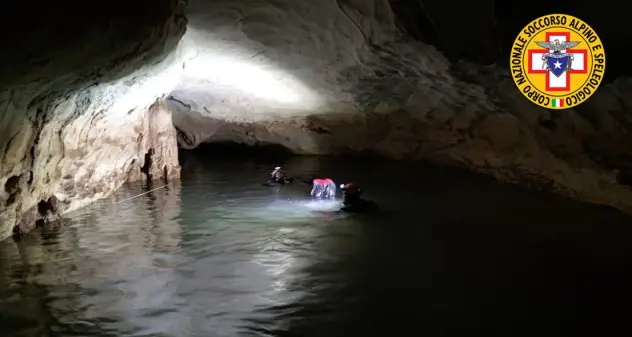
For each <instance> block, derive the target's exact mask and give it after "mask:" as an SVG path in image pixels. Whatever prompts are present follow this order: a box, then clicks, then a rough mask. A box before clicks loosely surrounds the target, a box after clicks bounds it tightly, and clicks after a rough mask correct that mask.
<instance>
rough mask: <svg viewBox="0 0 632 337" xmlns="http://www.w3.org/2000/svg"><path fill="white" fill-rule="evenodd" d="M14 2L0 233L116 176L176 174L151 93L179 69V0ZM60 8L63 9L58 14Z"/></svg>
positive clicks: (1, 96)
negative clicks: (101, 5)
mask: <svg viewBox="0 0 632 337" xmlns="http://www.w3.org/2000/svg"><path fill="white" fill-rule="evenodd" d="M20 6H24V8H23V9H24V10H25V11H24V13H26V15H30V20H27V19H29V18H24V17H22V19H24V21H23V22H18V21H19V20H18V19H19V18H20V17H19V15H17V14H19V13H22V12H19V11H17V12H14V13H13V14H12V15H13V16H17V18H11V17H8V18H7V20H4V21H3V22H2V25H3V27H2V28H3V30H2V31H3V32H11V33H12V35H11V36H9V37H7V39H6V40H5V39H3V40H4V41H6V42H7V44H8V46H10V47H9V48H7V49H4V48H3V56H5V59H7V61H6V62H3V64H5V65H7V64H10V65H11V67H3V68H2V71H1V72H0V153H1V154H2V156H3V160H2V162H1V164H0V182H1V183H2V186H1V187H2V188H0V205H1V207H0V239H4V238H6V237H8V236H10V235H11V233H12V232H25V231H28V230H29V229H30V228H32V227H33V226H34V225H35V223H36V222H37V221H38V220H41V221H48V220H52V219H55V218H57V217H59V216H60V215H62V214H64V213H65V212H68V211H71V210H74V209H76V208H78V207H81V206H82V205H85V204H86V203H88V202H90V201H93V200H95V199H97V198H100V197H103V196H106V195H108V194H110V193H111V192H113V191H114V190H116V189H117V188H118V187H120V186H121V185H122V184H123V183H124V182H125V181H129V180H138V179H147V178H160V177H165V178H174V177H178V175H179V166H178V160H177V145H176V134H175V130H174V128H173V126H172V122H171V115H170V111H169V110H168V109H166V107H165V105H164V103H163V102H162V101H161V100H160V98H161V97H162V96H163V95H164V93H166V92H169V90H170V89H171V88H172V87H173V85H174V83H175V82H176V79H177V78H178V76H179V72H178V70H177V69H174V68H173V65H174V64H179V62H178V61H177V60H179V57H180V55H179V52H178V49H177V48H176V46H177V45H178V42H179V40H180V38H181V36H182V35H183V34H184V31H185V29H186V18H185V17H184V15H183V9H184V4H183V3H182V2H181V1H179V0H163V1H145V0H138V1H135V2H133V1H132V2H123V1H112V2H109V3H108V4H106V5H105V6H107V8H101V9H100V11H95V7H94V6H95V4H94V3H89V2H87V3H86V2H80V1H62V2H59V3H45V2H37V3H36V2H34V1H25V2H24V3H20ZM110 6H111V7H110ZM27 9H28V10H27ZM121 9H124V11H122V12H121V13H119V14H117V13H116V11H119V12H120V11H121ZM72 10H74V12H73V11H72ZM68 11H70V12H68ZM82 12H83V14H85V17H84V16H82V15H81V14H82ZM69 13H74V14H75V15H77V16H76V17H75V20H71V21H68V22H59V18H60V17H62V14H65V15H68V14H69ZM4 14H7V13H6V12H5V13H3V16H4ZM57 14H59V15H60V16H56V15H57ZM114 14H116V15H114ZM113 16H114V17H116V18H117V19H116V20H114V21H112V17H113ZM13 21H16V22H13ZM24 22H30V23H31V24H32V25H31V26H25V25H24ZM5 25H6V27H7V29H6V30H5V29H4V28H5V27H4V26H5ZM9 26H10V29H8V27H9Z"/></svg>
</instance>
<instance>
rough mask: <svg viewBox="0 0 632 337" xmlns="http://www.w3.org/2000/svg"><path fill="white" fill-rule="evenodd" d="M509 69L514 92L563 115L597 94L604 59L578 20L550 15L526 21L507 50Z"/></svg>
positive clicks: (592, 36) (597, 42)
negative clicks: (560, 110) (566, 110)
mask: <svg viewBox="0 0 632 337" xmlns="http://www.w3.org/2000/svg"><path fill="white" fill-rule="evenodd" d="M510 69H511V75H512V77H513V80H514V82H515V83H516V86H518V89H519V90H520V92H522V94H523V95H524V96H525V97H527V98H528V99H529V100H530V101H532V102H533V103H535V104H537V105H539V106H541V107H545V108H549V109H568V108H572V107H576V106H577V105H579V104H581V103H583V102H585V101H586V100H587V99H588V98H590V96H592V94H593V93H594V92H595V90H597V88H598V87H599V85H600V84H601V81H602V79H603V76H604V72H605V70H606V54H605V52H604V48H603V45H602V44H601V39H599V36H597V33H595V31H594V30H593V29H592V28H591V27H590V26H589V25H588V24H586V23H585V22H583V21H582V20H580V19H578V18H576V17H573V16H570V15H564V14H550V15H546V16H542V17H539V18H537V19H535V20H533V21H531V22H530V23H529V24H528V25H527V26H526V27H524V29H523V30H522V31H521V32H520V34H518V37H516V40H515V41H514V43H513V46H512V48H511V56H510Z"/></svg>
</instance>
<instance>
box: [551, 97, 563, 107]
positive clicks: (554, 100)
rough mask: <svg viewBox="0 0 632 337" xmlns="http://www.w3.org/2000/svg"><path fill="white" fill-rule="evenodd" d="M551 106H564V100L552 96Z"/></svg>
mask: <svg viewBox="0 0 632 337" xmlns="http://www.w3.org/2000/svg"><path fill="white" fill-rule="evenodd" d="M551 106H552V107H554V108H563V107H564V101H563V100H561V99H559V98H551Z"/></svg>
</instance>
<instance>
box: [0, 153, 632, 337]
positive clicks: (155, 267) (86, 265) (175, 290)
mask: <svg viewBox="0 0 632 337" xmlns="http://www.w3.org/2000/svg"><path fill="white" fill-rule="evenodd" d="M277 164H279V163H277V162H267V161H264V162H257V161H256V160H232V161H227V162H224V163H222V164H218V163H215V162H204V161H203V160H201V159H200V157H197V158H196V157H192V158H191V157H190V158H186V160H185V169H184V171H183V174H184V176H183V181H182V183H171V184H169V185H168V186H165V187H164V188H160V189H158V190H156V191H154V192H151V193H148V194H146V195H142V196H139V197H136V198H131V197H134V196H136V195H138V194H140V193H143V192H144V191H147V190H149V189H152V188H156V187H160V185H156V184H157V183H154V186H128V187H126V188H124V189H123V190H121V191H120V192H119V193H118V194H117V195H115V196H114V197H112V198H110V199H108V200H103V201H101V202H99V203H96V204H94V205H92V206H91V207H89V208H87V209H84V210H81V211H80V212H77V213H76V214H74V215H73V216H72V217H71V218H70V219H68V220H66V221H64V223H63V224H62V225H61V227H60V228H57V229H53V228H50V229H40V230H38V231H36V232H33V233H32V234H30V235H28V236H25V237H23V238H22V239H21V240H19V241H12V240H8V241H5V242H3V243H2V244H0V336H28V337H32V336H200V337H208V336H248V335H253V336H254V335H257V336H261V335H270V336H272V335H274V336H315V337H323V336H349V335H361V336H411V335H417V334H424V335H428V336H448V335H450V336H472V335H476V336H479V335H480V336H544V335H546V336H571V335H578V334H580V333H581V332H583V333H587V332H591V331H593V330H591V329H593V328H594V329H595V330H594V331H595V334H593V335H605V334H606V333H605V332H606V331H610V330H612V331H614V329H619V330H621V329H625V328H622V324H619V323H621V322H624V321H625V315H624V314H622V313H625V312H627V311H620V310H618V309H614V308H615V307H617V305H619V304H625V303H626V301H627V300H628V299H629V296H628V294H629V292H628V291H627V288H628V285H629V284H630V281H631V280H632V278H631V277H630V272H629V271H628V270H629V268H628V267H629V266H630V261H631V257H632V245H631V244H630V243H632V227H631V226H630V225H631V224H630V220H629V218H627V217H623V216H621V215H619V214H617V213H614V212H610V211H607V210H604V209H602V208H598V207H591V206H586V205H583V204H578V203H573V202H568V201H564V200H560V199H558V198H555V197H550V196H543V195H538V194H533V193H527V192H525V191H522V190H520V189H518V188H515V187H507V186H501V185H498V184H495V183H492V182H489V181H487V180H485V179H480V178H478V177H472V176H470V175H467V174H461V173H455V172H449V171H446V170H436V169H431V168H423V167H420V166H414V165H399V164H388V163H378V164H376V163H372V162H343V161H340V160H333V159H322V158H321V159H315V158H299V159H291V160H289V161H287V162H285V163H284V166H285V168H286V169H287V170H289V171H291V172H294V173H295V174H297V175H299V176H304V177H306V176H308V175H311V174H316V175H322V172H327V173H328V174H327V176H328V177H331V178H333V179H334V180H336V181H337V182H344V181H351V180H354V181H357V182H361V183H363V184H364V185H365V187H366V188H367V191H368V193H369V194H368V195H367V196H368V197H370V198H371V199H373V200H376V201H377V202H378V203H379V204H380V205H381V206H382V210H381V212H380V213H378V214H375V215H373V216H363V215H354V216H347V215H340V214H334V213H332V212H331V210H332V209H335V208H337V205H338V204H337V202H333V203H332V202H326V201H323V202H312V201H310V200H309V199H308V198H306V195H308V193H309V190H310V188H309V186H307V185H300V184H298V185H294V186H285V187H283V188H279V187H273V188H270V187H264V186H262V185H261V182H262V180H265V178H266V177H267V173H268V169H269V168H270V167H273V166H276V165H277ZM130 198H131V199H130Z"/></svg>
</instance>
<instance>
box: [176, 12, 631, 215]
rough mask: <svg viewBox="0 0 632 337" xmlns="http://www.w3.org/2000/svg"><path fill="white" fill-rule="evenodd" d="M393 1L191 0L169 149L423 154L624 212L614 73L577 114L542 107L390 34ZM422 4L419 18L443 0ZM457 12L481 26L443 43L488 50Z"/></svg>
mask: <svg viewBox="0 0 632 337" xmlns="http://www.w3.org/2000/svg"><path fill="white" fill-rule="evenodd" d="M405 2H406V1H391V2H390V4H389V2H388V1H333V0H331V1H294V2H285V1H272V0H270V1H260V2H256V3H250V2H249V3H243V4H240V3H238V2H233V1H227V0H226V1H217V0H214V1H210V0H206V1H204V0H198V1H196V2H194V3H192V4H191V6H190V8H189V12H190V15H189V20H190V23H189V30H188V31H187V34H186V35H185V36H184V38H183V44H184V45H185V46H186V48H185V50H186V56H185V61H184V63H183V79H182V81H181V82H180V83H179V85H178V86H177V87H176V88H174V90H173V91H172V92H171V94H170V96H169V97H168V99H167V101H168V104H169V106H170V108H171V110H172V111H173V112H174V125H175V126H176V127H177V128H178V133H179V137H178V139H179V143H180V146H182V147H185V148H193V147H195V146H197V145H199V144H200V143H202V142H225V141H234V142H240V143H245V144H251V145H254V144H265V143H272V144H281V145H283V146H285V147H287V148H289V149H292V150H293V151H295V152H298V153H305V154H331V153H350V152H357V151H363V152H371V153H375V154H378V155H382V156H386V157H390V158H395V159H412V160H418V159H424V160H430V161H432V162H435V163H439V164H444V165H451V166H459V167H464V168H467V169H470V170H473V171H477V172H481V173H485V174H490V175H492V176H494V177H496V178H498V179H499V180H502V181H507V182H514V183H519V184H522V185H526V186H531V187H533V188H538V189H545V190H552V191H555V192H558V193H561V194H563V195H566V196H570V197H573V198H577V199H580V200H584V201H589V202H594V203H598V204H604V205H610V206H614V207H617V208H620V209H623V210H626V211H632V192H631V191H630V189H629V188H628V187H627V186H623V185H622V184H620V182H621V181H622V179H621V176H622V172H621V169H619V171H615V170H614V168H620V167H624V164H625V163H624V162H625V161H624V160H621V158H622V156H621V155H620V154H623V153H628V154H631V155H632V146H631V145H632V142H631V141H630V139H629V138H628V136H626V134H627V132H628V130H631V129H632V127H631V125H630V123H629V122H627V123H625V122H623V121H622V119H621V118H615V117H614V116H616V115H622V114H624V115H625V114H626V113H625V112H624V111H625V109H624V108H623V107H622V106H621V104H619V105H617V102H619V101H621V100H622V99H624V98H623V96H625V95H629V93H632V87H630V86H627V87H626V86H623V82H620V83H617V84H614V85H613V86H609V87H604V88H603V89H602V90H601V91H600V93H599V94H598V95H596V96H595V97H594V98H593V99H592V101H591V104H585V105H583V106H580V108H579V110H565V111H562V112H555V113H553V112H549V111H547V110H545V109H542V108H539V107H537V106H535V105H533V104H532V103H530V102H528V101H527V100H526V99H525V98H524V97H523V96H522V95H521V94H520V93H519V92H517V90H516V89H515V86H514V84H513V82H512V80H511V78H509V76H508V74H507V72H506V70H503V69H502V68H499V67H495V66H480V65H474V64H470V63H465V62H462V63H458V64H455V65H452V64H451V63H450V62H449V61H448V60H447V59H446V58H445V57H444V55H442V54H441V53H439V52H438V51H437V50H436V49H435V48H433V47H430V46H428V45H425V44H422V43H419V42H415V41H413V40H412V39H411V38H410V37H409V36H407V35H405V34H403V33H402V32H401V31H400V30H399V29H398V28H396V21H397V20H396V18H395V16H394V14H393V10H392V9H393V8H394V7H396V5H397V4H400V5H401V4H402V3H405ZM423 3H424V4H426V5H427V6H428V7H429V8H427V10H428V11H429V13H431V14H432V13H435V14H440V13H441V6H444V5H445V6H448V7H449V6H450V5H448V4H441V3H439V2H433V1H428V2H423ZM451 3H452V4H453V5H454V3H455V2H454V1H452V2H451ZM408 5H410V4H408ZM404 6H407V4H404ZM445 6H444V7H445ZM489 7H491V6H490V3H489V2H485V5H484V6H483V7H481V8H487V9H481V8H479V10H482V11H487V12H486V13H489ZM477 8H478V7H477ZM472 10H474V9H472ZM400 12H401V11H400ZM464 13H470V12H466V11H464ZM400 14H401V13H400ZM466 16H468V17H469V19H468V20H469V21H468V22H470V21H472V22H470V23H472V24H474V22H473V21H477V20H479V21H480V23H481V26H478V27H476V28H474V27H472V28H473V29H476V30H477V31H475V32H474V33H473V34H474V36H476V37H473V38H472V40H475V41H460V40H458V39H457V40H455V41H454V43H455V44H457V45H456V46H446V47H447V49H455V48H462V49H463V48H466V47H467V48H473V49H474V50H478V51H481V50H487V49H488V48H490V43H492V42H493V41H492V40H485V38H484V37H480V38H479V37H478V35H476V34H479V35H480V34H481V29H482V30H484V29H488V31H489V32H491V30H493V19H490V16H489V15H483V16H480V18H479V16H477V15H469V14H467V15H466ZM450 19H452V20H455V21H458V17H456V18H455V17H451V16H443V17H438V20H433V21H435V23H436V24H437V25H438V26H440V27H439V28H438V29H441V27H444V28H446V29H448V28H449V29H448V30H447V31H446V30H442V31H441V33H443V34H444V35H446V36H455V34H456V33H457V31H459V30H458V29H456V30H455V29H453V28H454V27H451V26H450V24H451V23H453V22H451V21H449V20H450ZM465 26H468V25H465ZM458 27H459V29H462V28H463V25H459V26H458ZM453 40H454V39H453ZM460 51H461V52H463V50H460ZM488 57H489V55H482V58H488ZM628 100H629V99H628ZM603 104H606V105H607V106H608V108H607V109H603ZM600 106H601V107H602V108H598V107H600ZM628 106H629V107H632V105H628ZM628 109H629V108H628ZM604 110H606V111H604ZM590 111H593V112H592V113H591V112H590ZM591 114H592V115H598V116H596V117H590V115H591ZM628 114H629V112H628ZM591 118H592V119H595V118H596V119H598V120H599V122H596V121H595V122H591V121H590V120H591ZM594 123H597V124H598V125H599V127H597V126H596V125H593V124H594ZM588 143H590V144H594V145H600V149H599V150H598V151H596V150H594V151H589V150H587V149H586V144H588ZM598 153H609V155H608V156H607V157H608V158H607V159H600V158H598ZM617 156H618V157H617ZM630 158H632V157H630ZM606 162H607V163H606ZM631 164H632V160H628V165H631ZM631 166H632V165H631ZM624 172H625V170H624ZM617 175H619V177H617ZM629 175H630V177H631V178H630V179H631V180H632V169H630V172H629ZM617 180H619V181H617Z"/></svg>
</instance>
